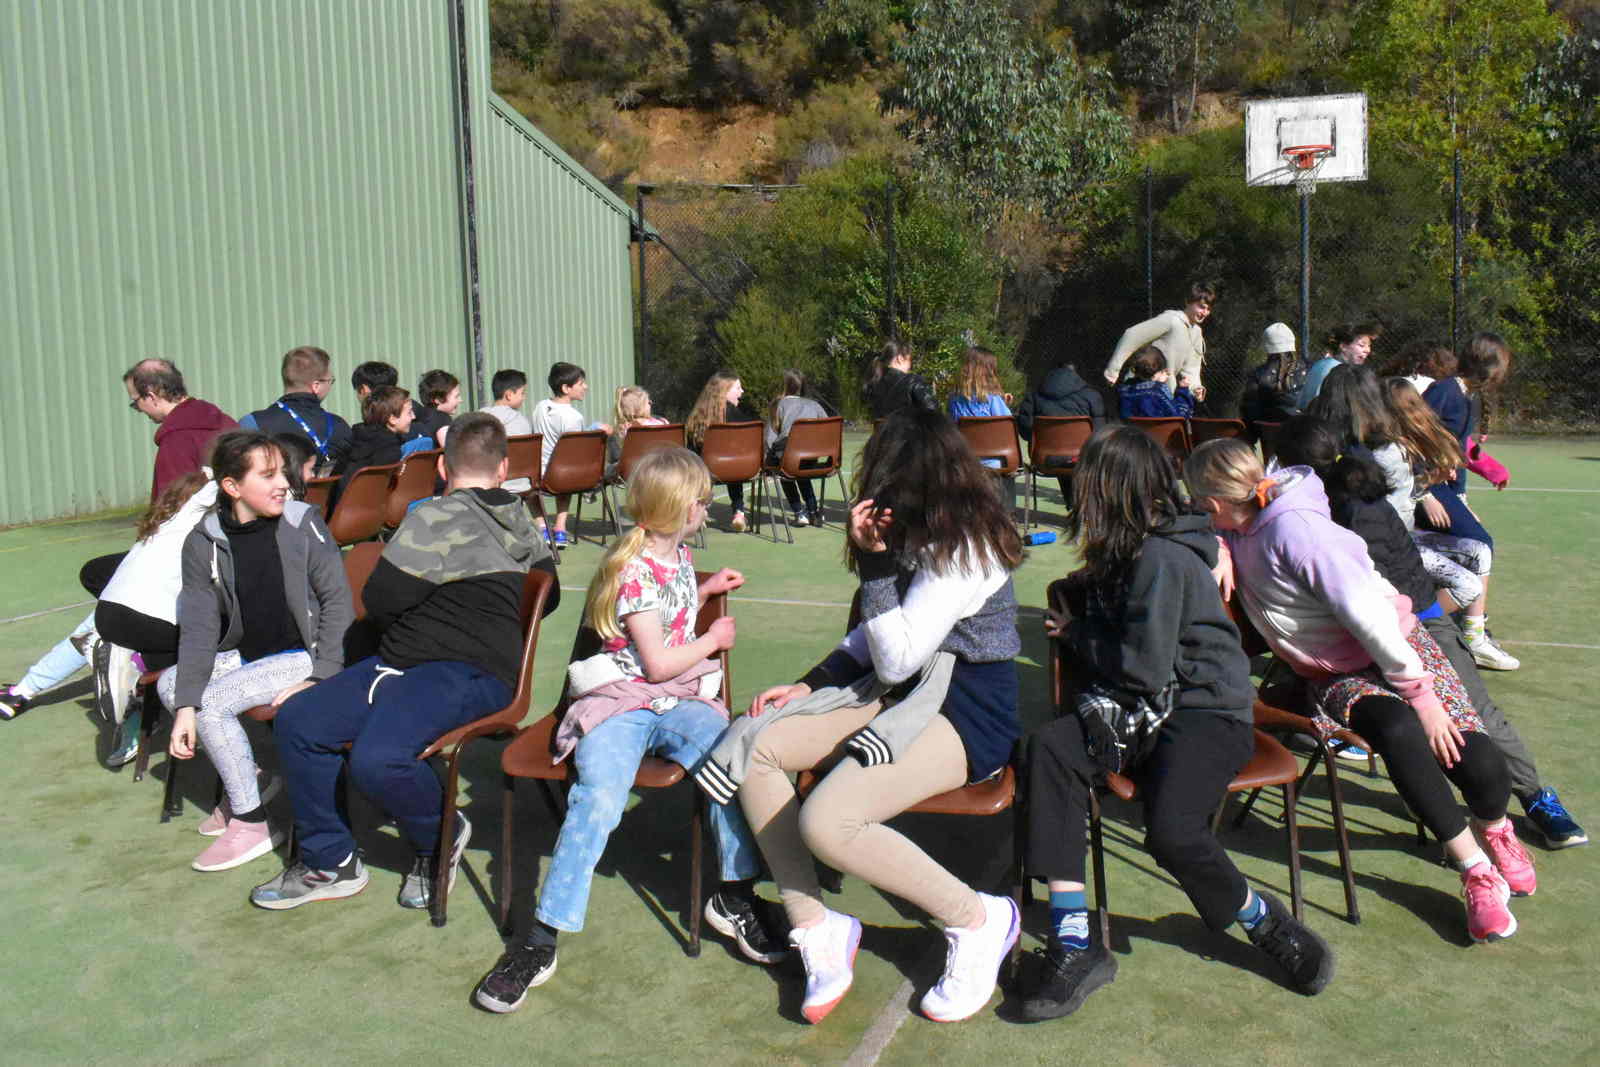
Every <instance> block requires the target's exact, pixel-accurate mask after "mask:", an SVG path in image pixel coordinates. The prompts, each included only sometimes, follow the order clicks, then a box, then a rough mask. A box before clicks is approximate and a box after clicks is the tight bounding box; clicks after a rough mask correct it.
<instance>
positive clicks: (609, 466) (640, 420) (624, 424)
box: [606, 385, 667, 477]
mask: <svg viewBox="0 0 1600 1067" xmlns="http://www.w3.org/2000/svg"><path fill="white" fill-rule="evenodd" d="M666 424H667V420H666V419H658V418H656V417H655V415H654V414H652V413H651V411H650V394H649V393H647V392H645V391H644V389H642V388H641V387H639V386H637V385H619V386H618V387H617V402H616V406H615V407H614V408H613V409H612V415H611V436H610V437H608V438H606V476H607V477H611V476H612V475H614V474H616V469H617V464H618V462H620V461H621V459H622V444H623V442H624V441H625V440H627V437H628V430H629V429H630V428H632V427H634V426H665V425H666Z"/></svg>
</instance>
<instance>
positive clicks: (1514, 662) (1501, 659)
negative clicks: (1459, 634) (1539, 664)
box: [1467, 634, 1522, 671]
mask: <svg viewBox="0 0 1600 1067" xmlns="http://www.w3.org/2000/svg"><path fill="white" fill-rule="evenodd" d="M1467 651H1469V652H1471V653H1472V662H1474V663H1476V664H1477V665H1478V666H1480V667H1482V668H1484V669H1485V670H1490V671H1514V670H1516V669H1517V668H1518V667H1520V666H1522V661H1521V660H1520V659H1518V658H1517V657H1515V656H1513V655H1512V654H1511V653H1509V652H1507V651H1506V650H1505V649H1503V648H1501V647H1500V646H1499V645H1497V644H1495V642H1494V638H1492V637H1490V636H1489V635H1488V634H1484V635H1483V636H1482V637H1480V638H1478V640H1477V641H1475V642H1473V641H1469V642H1468V643H1467Z"/></svg>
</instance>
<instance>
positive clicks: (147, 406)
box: [122, 359, 238, 500]
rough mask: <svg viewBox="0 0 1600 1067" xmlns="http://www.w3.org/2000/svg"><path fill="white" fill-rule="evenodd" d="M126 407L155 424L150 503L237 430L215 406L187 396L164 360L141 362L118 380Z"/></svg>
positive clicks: (176, 372) (179, 377) (177, 372)
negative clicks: (223, 435)
mask: <svg viewBox="0 0 1600 1067" xmlns="http://www.w3.org/2000/svg"><path fill="white" fill-rule="evenodd" d="M122 384H123V385H124V386H125V387H126V388H127V390H128V401H129V404H128V406H129V407H131V408H133V410H135V411H137V412H140V413H142V414H143V415H144V416H145V417H146V418H148V419H149V420H150V421H151V422H153V423H155V424H156V471H155V478H154V479H153V480H152V482H151V487H150V499H151V500H154V499H155V498H156V497H158V496H160V495H161V490H163V489H165V488H166V487H167V485H168V484H169V483H170V482H172V481H173V480H174V479H176V478H180V477H182V476H183V475H185V474H188V473H189V472H190V471H196V470H199V469H200V467H201V466H202V465H203V464H204V463H205V461H206V454H207V453H208V452H210V451H211V442H212V441H214V440H215V439H216V436H217V435H218V434H219V433H222V432H223V431H224V430H231V429H233V428H234V427H235V426H237V425H238V424H237V423H236V422H234V421H233V420H232V419H231V418H229V417H228V416H227V415H226V414H224V413H223V412H222V410H221V409H220V408H218V407H217V406H216V405H215V404H212V403H208V402H207V401H204V400H201V399H199V398H198V397H192V396H190V395H189V391H188V390H187V389H185V388H184V385H183V372H181V371H180V370H178V368H177V367H174V366H173V365H172V363H171V361H170V360H165V359H143V360H140V361H139V362H138V363H135V364H134V365H133V369H131V370H129V371H128V373H126V374H124V375H123V376H122Z"/></svg>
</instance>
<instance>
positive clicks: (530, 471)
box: [506, 433, 546, 520]
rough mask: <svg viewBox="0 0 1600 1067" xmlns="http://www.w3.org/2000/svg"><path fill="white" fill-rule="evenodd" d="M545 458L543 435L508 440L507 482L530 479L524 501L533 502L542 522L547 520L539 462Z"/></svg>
mask: <svg viewBox="0 0 1600 1067" xmlns="http://www.w3.org/2000/svg"><path fill="white" fill-rule="evenodd" d="M543 456H544V435H543V434H537V433H523V434H517V435H516V436H514V437H507V438H506V481H508V482H510V481H515V480H516V479H518V478H526V479H528V485H529V488H528V489H527V490H526V491H525V492H524V493H523V494H522V499H524V500H531V501H532V502H533V506H534V508H535V509H537V510H538V512H539V518H540V519H541V520H543V519H545V518H546V516H545V513H544V500H543V498H541V497H540V496H539V461H540V460H541V459H542V458H543Z"/></svg>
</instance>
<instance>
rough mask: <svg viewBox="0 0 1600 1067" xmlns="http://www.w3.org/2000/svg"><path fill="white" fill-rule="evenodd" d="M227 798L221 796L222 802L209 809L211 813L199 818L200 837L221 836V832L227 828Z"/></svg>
mask: <svg viewBox="0 0 1600 1067" xmlns="http://www.w3.org/2000/svg"><path fill="white" fill-rule="evenodd" d="M229 814H230V813H229V811H228V798H227V797H223V798H222V803H221V804H218V805H217V806H216V807H214V808H212V809H211V814H210V815H207V816H206V817H205V818H204V819H201V820H200V826H199V827H198V829H199V830H200V836H201V837H221V836H222V832H223V831H224V830H226V829H227V828H228V817H229Z"/></svg>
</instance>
